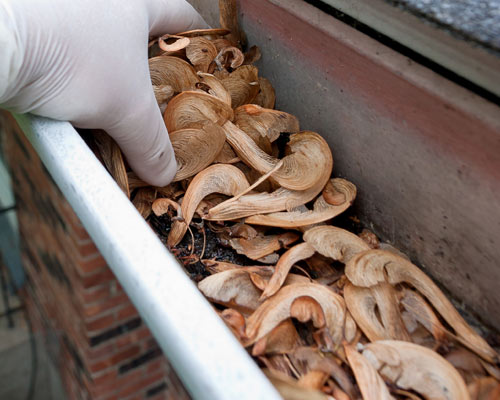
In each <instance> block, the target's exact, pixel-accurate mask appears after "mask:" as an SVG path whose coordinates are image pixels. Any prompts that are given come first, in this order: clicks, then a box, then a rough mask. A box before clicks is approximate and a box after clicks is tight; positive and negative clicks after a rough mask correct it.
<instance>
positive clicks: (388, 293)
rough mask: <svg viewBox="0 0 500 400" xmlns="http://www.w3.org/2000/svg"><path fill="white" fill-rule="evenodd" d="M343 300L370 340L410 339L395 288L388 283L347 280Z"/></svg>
mask: <svg viewBox="0 0 500 400" xmlns="http://www.w3.org/2000/svg"><path fill="white" fill-rule="evenodd" d="M344 300H345V302H346V305H347V308H348V310H349V311H350V313H351V315H352V316H353V318H354V320H355V321H356V323H357V325H358V326H359V327H360V328H361V330H362V331H363V332H364V334H365V335H366V336H367V337H368V339H369V340H370V341H372V342H374V341H377V340H384V339H392V340H406V341H411V338H410V335H409V334H408V332H407V331H406V328H405V325H404V323H403V320H402V317H401V314H400V312H399V306H398V301H397V298H396V293H395V289H394V288H393V287H392V286H391V285H389V284H388V283H379V284H378V285H375V286H371V287H370V288H362V287H357V286H354V285H353V284H351V283H347V284H346V285H345V286H344Z"/></svg>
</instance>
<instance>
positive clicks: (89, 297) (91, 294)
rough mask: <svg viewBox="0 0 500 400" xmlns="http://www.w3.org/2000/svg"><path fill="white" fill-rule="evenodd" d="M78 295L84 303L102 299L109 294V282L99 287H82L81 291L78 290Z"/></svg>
mask: <svg viewBox="0 0 500 400" xmlns="http://www.w3.org/2000/svg"><path fill="white" fill-rule="evenodd" d="M79 295H80V297H81V298H82V300H83V301H84V302H85V303H86V304H89V303H94V302H96V301H98V300H102V299H104V298H107V297H110V296H111V290H110V285H109V283H107V284H104V285H103V286H101V287H93V288H90V289H84V290H82V291H79Z"/></svg>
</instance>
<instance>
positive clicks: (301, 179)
mask: <svg viewBox="0 0 500 400" xmlns="http://www.w3.org/2000/svg"><path fill="white" fill-rule="evenodd" d="M174 99H175V98H174ZM172 101H173V100H172ZM167 111H168V107H167ZM223 129H224V131H225V132H226V139H227V141H228V142H229V144H230V145H231V146H232V147H233V149H234V150H235V151H236V154H237V155H238V156H239V157H240V158H241V160H242V161H244V162H245V164H248V165H250V166H251V167H252V168H254V169H256V170H257V171H259V172H260V173H262V174H265V173H267V172H269V171H271V170H273V168H275V167H276V165H277V163H278V162H279V161H280V160H278V159H277V158H274V157H272V156H270V155H269V154H267V153H266V152H264V151H262V150H261V149H260V147H259V146H257V144H256V143H255V142H254V141H253V140H252V139H251V138H250V137H249V136H248V135H247V134H246V133H245V132H243V131H242V130H241V129H239V128H238V127H237V126H236V125H234V124H233V123H231V122H226V123H225V124H224V125H223ZM287 148H288V149H289V154H288V155H286V156H285V157H283V158H282V159H281V162H282V163H283V165H282V166H281V167H280V168H279V169H278V170H277V171H275V172H273V174H272V178H273V179H274V180H275V181H276V182H278V183H279V184H280V185H281V186H283V187H284V188H286V189H291V190H307V189H309V188H311V187H313V186H315V185H316V184H317V183H318V182H319V181H322V178H323V176H324V171H325V169H326V170H327V171H328V172H329V173H331V170H332V166H333V157H332V153H331V151H330V147H329V146H328V144H327V143H326V141H325V140H324V139H323V138H322V137H321V136H320V135H318V134H317V133H315V132H310V131H303V132H299V133H295V134H293V135H291V136H290V141H289V142H288V145H287ZM325 183H326V182H324V183H323V185H324V184H325Z"/></svg>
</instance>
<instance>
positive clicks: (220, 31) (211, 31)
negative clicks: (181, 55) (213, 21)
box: [177, 28, 231, 37]
mask: <svg viewBox="0 0 500 400" xmlns="http://www.w3.org/2000/svg"><path fill="white" fill-rule="evenodd" d="M229 33H231V31H230V30H229V29H225V28H208V29H193V30H190V31H185V32H181V33H178V34H177V36H185V37H198V36H209V37H218V36H226V35H227V34H229Z"/></svg>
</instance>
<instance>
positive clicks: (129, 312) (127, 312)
mask: <svg viewBox="0 0 500 400" xmlns="http://www.w3.org/2000/svg"><path fill="white" fill-rule="evenodd" d="M138 315H139V313H138V312H137V309H136V308H135V307H134V305H133V304H129V305H127V306H125V307H123V308H122V309H121V310H119V311H117V313H116V320H117V321H123V320H126V319H130V317H132V316H138Z"/></svg>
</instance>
